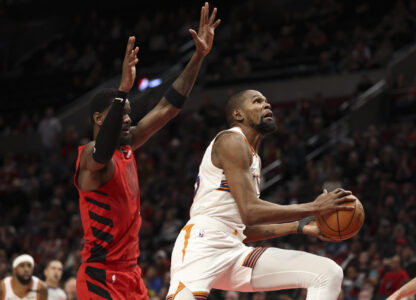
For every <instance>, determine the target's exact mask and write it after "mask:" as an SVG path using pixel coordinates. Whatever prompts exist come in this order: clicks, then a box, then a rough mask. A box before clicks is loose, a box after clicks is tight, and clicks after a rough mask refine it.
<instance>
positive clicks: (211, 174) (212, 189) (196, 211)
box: [190, 127, 261, 232]
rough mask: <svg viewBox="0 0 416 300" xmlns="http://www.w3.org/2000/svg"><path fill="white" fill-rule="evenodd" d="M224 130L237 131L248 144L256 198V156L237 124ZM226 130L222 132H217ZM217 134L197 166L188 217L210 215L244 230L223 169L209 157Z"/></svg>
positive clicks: (258, 169)
mask: <svg viewBox="0 0 416 300" xmlns="http://www.w3.org/2000/svg"><path fill="white" fill-rule="evenodd" d="M226 131H231V132H236V133H238V134H241V135H242V136H243V137H244V139H245V140H246V142H247V144H248V146H249V147H250V149H251V152H252V155H253V159H252V163H251V166H250V172H251V174H252V175H253V183H254V186H255V188H256V191H257V197H260V163H261V162H260V157H259V156H258V155H257V153H256V152H255V151H254V149H253V148H252V146H251V145H250V144H249V143H248V141H247V139H246V137H245V135H244V134H243V132H242V131H241V129H240V128H239V127H233V128H231V129H228V130H226ZM226 131H222V132H220V133H219V134H218V135H220V134H222V133H223V132H226ZM218 135H217V136H216V137H215V138H214V139H213V140H212V141H211V143H210V144H209V146H208V148H207V150H206V151H205V154H204V157H203V158H202V162H201V165H200V166H199V174H198V177H197V179H196V182H195V194H194V201H193V204H192V207H191V211H190V216H191V218H193V217H197V216H201V215H202V216H207V217H212V218H214V219H217V220H219V221H221V222H223V223H225V224H226V225H228V226H230V227H232V228H234V229H236V230H238V231H241V232H242V231H243V230H244V229H245V225H244V224H243V221H242V220H241V216H240V212H239V210H238V207H237V203H236V202H235V200H234V198H233V196H232V195H231V192H230V187H229V186H228V182H227V178H226V177H225V174H224V172H223V170H222V169H220V168H217V167H216V166H214V165H213V163H212V160H211V152H212V146H213V145H214V142H215V140H216V138H217V137H218Z"/></svg>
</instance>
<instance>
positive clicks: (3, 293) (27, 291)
mask: <svg viewBox="0 0 416 300" xmlns="http://www.w3.org/2000/svg"><path fill="white" fill-rule="evenodd" d="M12 266H13V272H12V276H9V277H6V278H4V279H3V280H2V281H1V283H0V299H1V300H47V298H48V289H47V287H46V285H45V283H43V282H42V281H41V280H40V279H39V278H37V277H36V276H33V269H34V267H35V261H34V260H33V257H31V256H30V255H28V254H22V255H20V256H18V257H16V258H15V259H14V260H13V265H12Z"/></svg>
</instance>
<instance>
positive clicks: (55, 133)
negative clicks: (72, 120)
mask: <svg viewBox="0 0 416 300" xmlns="http://www.w3.org/2000/svg"><path fill="white" fill-rule="evenodd" d="M38 131H39V134H40V136H41V141H42V145H43V147H44V148H45V151H46V153H45V154H46V155H48V154H50V153H52V152H53V150H55V149H56V148H57V147H58V145H59V139H60V134H61V131H62V127H61V123H60V121H59V120H58V118H56V117H55V116H54V110H53V108H52V107H48V108H47V109H46V111H45V117H44V118H43V119H42V120H41V121H40V123H39V128H38Z"/></svg>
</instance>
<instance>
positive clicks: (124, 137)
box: [118, 134, 131, 146]
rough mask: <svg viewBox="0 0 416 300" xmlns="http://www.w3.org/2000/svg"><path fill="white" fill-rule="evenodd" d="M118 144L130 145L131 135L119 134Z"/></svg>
mask: <svg viewBox="0 0 416 300" xmlns="http://www.w3.org/2000/svg"><path fill="white" fill-rule="evenodd" d="M118 143H119V145H120V146H127V145H129V146H131V135H130V134H129V135H120V139H119V140H118Z"/></svg>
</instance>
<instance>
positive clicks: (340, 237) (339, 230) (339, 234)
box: [337, 210, 342, 240]
mask: <svg viewBox="0 0 416 300" xmlns="http://www.w3.org/2000/svg"><path fill="white" fill-rule="evenodd" d="M337 223H338V236H339V239H340V240H342V236H341V228H340V225H339V210H337Z"/></svg>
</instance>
